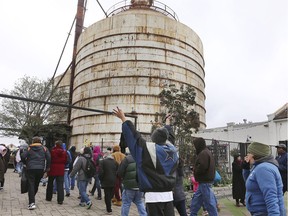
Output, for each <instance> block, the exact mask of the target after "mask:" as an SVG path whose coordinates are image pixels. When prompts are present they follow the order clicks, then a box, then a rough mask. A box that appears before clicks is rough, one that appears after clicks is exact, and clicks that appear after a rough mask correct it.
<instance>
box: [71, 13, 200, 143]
mask: <svg viewBox="0 0 288 216" xmlns="http://www.w3.org/2000/svg"><path fill="white" fill-rule="evenodd" d="M203 68H204V59H203V48H202V42H201V40H200V38H199V37H198V35H197V34H196V33H195V32H194V31H193V30H192V29H190V28H189V27H187V26H186V25H184V24H181V23H180V22H178V21H176V20H173V19H171V18H169V17H167V16H165V15H163V14H161V13H159V12H156V11H153V10H145V9H130V10H127V11H125V12H122V13H120V14H118V15H114V16H112V17H109V18H106V19H103V20H100V21H99V22H97V23H95V24H93V25H92V26H90V27H88V28H87V29H86V30H85V31H84V32H83V33H82V34H81V36H80V38H79V41H78V48H77V59H76V71H75V80H74V91H73V105H76V106H84V107H91V108H95V109H99V110H106V111H112V109H113V108H115V107H116V106H119V107H121V108H122V109H123V110H124V111H125V112H127V113H129V112H132V110H134V111H135V112H136V113H137V115H138V120H137V121H138V124H137V128H138V129H139V130H140V131H141V132H145V133H150V130H151V123H150V121H151V120H152V121H153V120H154V114H155V113H156V112H159V111H160V105H159V98H158V94H159V93H160V92H161V90H162V89H163V86H165V85H166V84H175V85H176V86H180V85H182V84H189V85H192V86H193V87H194V88H195V89H196V94H197V98H196V101H197V104H198V105H197V106H196V111H197V112H198V113H199V114H200V121H201V127H202V128H204V127H205V93H204V88H205V82H204V77H205V72H204V69H203ZM131 120H132V121H133V119H131ZM71 124H72V125H73V132H72V134H73V136H72V139H71V144H73V145H77V146H82V145H83V143H84V142H86V143H87V142H92V144H93V145H95V144H96V145H97V144H99V143H100V142H101V141H102V139H103V141H104V146H110V145H113V144H116V143H119V139H120V131H121V123H120V121H119V120H118V119H117V118H115V117H114V116H109V115H104V114H95V113H91V112H86V111H81V110H72V118H71ZM85 140H86V141H85Z"/></svg>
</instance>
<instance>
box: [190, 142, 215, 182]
mask: <svg viewBox="0 0 288 216" xmlns="http://www.w3.org/2000/svg"><path fill="white" fill-rule="evenodd" d="M195 148H196V154H197V157H196V161H195V165H194V177H195V180H196V181H198V182H199V183H213V181H214V177H215V161H214V158H213V156H212V154H211V152H210V151H209V149H208V148H207V147H206V145H195Z"/></svg>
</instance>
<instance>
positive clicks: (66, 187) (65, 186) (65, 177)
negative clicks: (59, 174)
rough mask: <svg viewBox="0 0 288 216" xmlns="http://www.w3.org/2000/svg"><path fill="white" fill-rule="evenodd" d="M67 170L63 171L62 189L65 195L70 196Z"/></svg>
mask: <svg viewBox="0 0 288 216" xmlns="http://www.w3.org/2000/svg"><path fill="white" fill-rule="evenodd" d="M68 172H69V170H65V171H64V188H65V191H66V194H70V177H69V174H68Z"/></svg>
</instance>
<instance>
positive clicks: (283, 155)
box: [275, 144, 288, 195]
mask: <svg viewBox="0 0 288 216" xmlns="http://www.w3.org/2000/svg"><path fill="white" fill-rule="evenodd" d="M275 147H276V148H277V156H276V158H275V159H276V160H277V161H278V163H279V167H278V169H279V172H280V175H281V178H282V182H283V195H284V194H285V192H286V191H287V158H288V153H287V146H286V145H285V144H279V145H278V146H275Z"/></svg>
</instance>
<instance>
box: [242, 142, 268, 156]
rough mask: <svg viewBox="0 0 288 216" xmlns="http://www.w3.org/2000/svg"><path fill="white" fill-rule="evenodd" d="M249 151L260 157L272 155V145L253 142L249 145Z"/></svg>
mask: <svg viewBox="0 0 288 216" xmlns="http://www.w3.org/2000/svg"><path fill="white" fill-rule="evenodd" d="M247 152H248V153H251V154H253V155H254V156H258V157H265V156H269V155H271V149H270V146H269V145H266V144H263V143H259V142H252V143H251V144H250V145H249V146H248V148H247Z"/></svg>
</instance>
